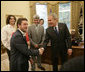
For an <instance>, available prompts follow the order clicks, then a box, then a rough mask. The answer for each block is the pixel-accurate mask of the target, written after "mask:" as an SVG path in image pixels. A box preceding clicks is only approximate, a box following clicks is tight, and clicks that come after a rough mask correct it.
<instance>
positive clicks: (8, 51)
mask: <svg viewBox="0 0 85 72" xmlns="http://www.w3.org/2000/svg"><path fill="white" fill-rule="evenodd" d="M7 54H8V58H9V61H10V50H9V49H7Z"/></svg>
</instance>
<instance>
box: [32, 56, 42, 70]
mask: <svg viewBox="0 0 85 72" xmlns="http://www.w3.org/2000/svg"><path fill="white" fill-rule="evenodd" d="M32 59H33V64H32V65H31V66H32V71H35V62H36V61H37V65H38V67H41V56H40V55H38V56H32Z"/></svg>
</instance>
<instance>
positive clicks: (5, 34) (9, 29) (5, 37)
mask: <svg viewBox="0 0 85 72" xmlns="http://www.w3.org/2000/svg"><path fill="white" fill-rule="evenodd" d="M15 30H16V28H15V27H13V26H11V25H10V24H8V25H6V26H4V27H3V28H2V30H1V41H2V43H3V45H4V46H5V47H6V48H7V49H9V50H10V39H11V36H12V33H13V32H15Z"/></svg>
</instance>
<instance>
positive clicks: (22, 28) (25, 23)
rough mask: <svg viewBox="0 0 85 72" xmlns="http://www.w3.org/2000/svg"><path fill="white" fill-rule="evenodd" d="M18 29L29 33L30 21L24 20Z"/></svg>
mask: <svg viewBox="0 0 85 72" xmlns="http://www.w3.org/2000/svg"><path fill="white" fill-rule="evenodd" d="M18 27H19V28H20V29H21V30H22V31H23V32H26V31H27V27H28V21H26V20H23V21H22V22H21V24H19V25H18Z"/></svg>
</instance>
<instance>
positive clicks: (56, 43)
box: [43, 23, 71, 56]
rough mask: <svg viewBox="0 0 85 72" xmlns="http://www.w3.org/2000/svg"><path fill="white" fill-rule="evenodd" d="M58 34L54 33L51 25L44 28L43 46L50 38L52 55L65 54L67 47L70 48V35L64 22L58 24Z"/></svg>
mask: <svg viewBox="0 0 85 72" xmlns="http://www.w3.org/2000/svg"><path fill="white" fill-rule="evenodd" d="M58 29H59V34H56V32H55V30H54V28H53V27H49V28H47V29H46V36H45V40H44V44H43V47H44V48H46V46H47V43H48V42H49V40H51V46H52V48H51V51H52V55H53V56H57V55H58V54H61V53H63V54H66V53H67V49H68V48H71V37H70V33H69V31H68V28H67V26H66V24H63V23H59V24H58Z"/></svg>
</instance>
